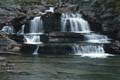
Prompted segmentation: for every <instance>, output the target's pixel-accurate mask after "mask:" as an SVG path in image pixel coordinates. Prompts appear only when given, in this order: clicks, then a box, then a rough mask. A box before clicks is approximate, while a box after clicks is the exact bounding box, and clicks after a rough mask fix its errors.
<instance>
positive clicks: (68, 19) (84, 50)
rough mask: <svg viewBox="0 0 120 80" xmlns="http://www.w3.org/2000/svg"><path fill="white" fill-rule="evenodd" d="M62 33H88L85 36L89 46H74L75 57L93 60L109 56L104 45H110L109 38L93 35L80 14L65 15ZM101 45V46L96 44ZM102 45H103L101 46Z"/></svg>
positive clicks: (62, 21)
mask: <svg viewBox="0 0 120 80" xmlns="http://www.w3.org/2000/svg"><path fill="white" fill-rule="evenodd" d="M61 25H62V27H61V31H62V32H74V33H80V34H82V33H87V34H83V35H84V38H85V41H84V42H87V43H91V44H87V45H78V44H75V45H73V46H72V48H73V51H74V53H75V55H81V56H82V57H85V56H89V57H91V58H98V57H103V58H105V57H107V56H109V54H107V53H105V51H104V48H103V43H110V42H109V41H108V40H109V38H108V37H107V36H105V35H100V34H95V33H91V32H92V31H91V30H90V26H89V24H88V22H87V21H86V20H84V19H83V18H82V17H81V15H80V14H77V13H76V14H72V13H63V14H62V17H61ZM96 43H99V44H96ZM100 43H101V44H100Z"/></svg>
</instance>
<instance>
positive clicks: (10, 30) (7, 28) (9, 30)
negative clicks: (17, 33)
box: [1, 26, 14, 34]
mask: <svg viewBox="0 0 120 80" xmlns="http://www.w3.org/2000/svg"><path fill="white" fill-rule="evenodd" d="M1 31H3V32H6V33H8V34H11V33H14V28H13V26H3V28H2V29H1Z"/></svg>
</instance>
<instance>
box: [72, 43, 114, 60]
mask: <svg viewBox="0 0 120 80" xmlns="http://www.w3.org/2000/svg"><path fill="white" fill-rule="evenodd" d="M72 49H73V52H74V53H75V55H81V56H82V57H90V58H106V57H107V56H113V55H111V54H107V53H105V51H104V48H103V44H100V45H95V44H94V45H91V44H87V45H78V44H74V45H73V46H72Z"/></svg>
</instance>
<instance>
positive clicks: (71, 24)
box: [61, 14, 90, 33]
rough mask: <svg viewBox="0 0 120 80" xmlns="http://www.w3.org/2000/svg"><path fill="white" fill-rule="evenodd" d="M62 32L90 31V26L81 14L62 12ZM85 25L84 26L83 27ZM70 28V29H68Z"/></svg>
mask: <svg viewBox="0 0 120 80" xmlns="http://www.w3.org/2000/svg"><path fill="white" fill-rule="evenodd" d="M61 20H62V21H61V24H62V29H61V30H62V32H66V31H69V32H76V33H89V32H90V28H89V24H88V22H87V21H86V20H84V19H83V18H81V15H80V14H62V17H61ZM83 26H84V27H83ZM68 29H70V30H68Z"/></svg>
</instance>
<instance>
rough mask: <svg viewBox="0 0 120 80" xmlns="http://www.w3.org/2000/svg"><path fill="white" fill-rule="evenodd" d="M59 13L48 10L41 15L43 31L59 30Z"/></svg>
mask: <svg viewBox="0 0 120 80" xmlns="http://www.w3.org/2000/svg"><path fill="white" fill-rule="evenodd" d="M60 18H61V14H60V13H51V12H48V13H46V14H45V15H43V16H42V20H43V26H44V31H45V33H49V32H53V31H60V27H61V19H60Z"/></svg>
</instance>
